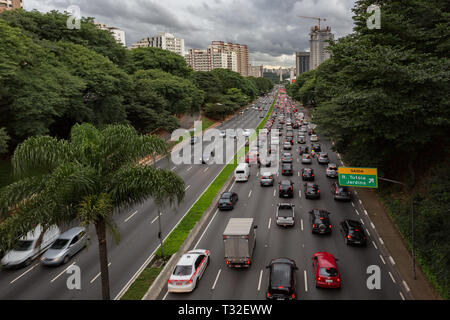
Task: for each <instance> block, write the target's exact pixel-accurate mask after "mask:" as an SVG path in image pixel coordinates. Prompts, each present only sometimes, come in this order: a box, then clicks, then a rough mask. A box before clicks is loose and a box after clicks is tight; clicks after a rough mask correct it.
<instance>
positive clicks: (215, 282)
mask: <svg viewBox="0 0 450 320" xmlns="http://www.w3.org/2000/svg"><path fill="white" fill-rule="evenodd" d="M220 272H222V269H219V272H218V273H217V276H216V280H215V281H214V284H213V286H212V288H211V290H214V288H215V287H216V284H217V280H219V276H220Z"/></svg>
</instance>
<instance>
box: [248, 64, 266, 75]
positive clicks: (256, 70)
mask: <svg viewBox="0 0 450 320" xmlns="http://www.w3.org/2000/svg"><path fill="white" fill-rule="evenodd" d="M263 75H264V68H263V66H252V65H251V64H249V65H248V76H249V77H255V78H262V77H263Z"/></svg>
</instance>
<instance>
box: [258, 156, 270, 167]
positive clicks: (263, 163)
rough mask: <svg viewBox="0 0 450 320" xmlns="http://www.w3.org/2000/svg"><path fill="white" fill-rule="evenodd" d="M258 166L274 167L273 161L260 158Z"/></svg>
mask: <svg viewBox="0 0 450 320" xmlns="http://www.w3.org/2000/svg"><path fill="white" fill-rule="evenodd" d="M258 166H259V167H261V166H263V167H270V166H272V160H271V159H270V158H268V157H264V156H263V157H260V158H258Z"/></svg>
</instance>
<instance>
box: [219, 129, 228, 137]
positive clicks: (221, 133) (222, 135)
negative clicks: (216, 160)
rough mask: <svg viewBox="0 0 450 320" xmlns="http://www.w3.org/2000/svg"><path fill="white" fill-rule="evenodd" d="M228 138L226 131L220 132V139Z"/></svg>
mask: <svg viewBox="0 0 450 320" xmlns="http://www.w3.org/2000/svg"><path fill="white" fill-rule="evenodd" d="M226 136H227V132H226V131H225V130H220V132H219V137H221V138H225V137H226Z"/></svg>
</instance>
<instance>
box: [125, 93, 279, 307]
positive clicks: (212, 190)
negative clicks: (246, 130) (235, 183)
mask: <svg viewBox="0 0 450 320" xmlns="http://www.w3.org/2000/svg"><path fill="white" fill-rule="evenodd" d="M277 96H278V95H276V96H275V98H274V100H273V103H272V106H271V107H270V109H269V112H268V113H267V115H266V117H265V118H264V119H263V121H261V123H260V124H259V125H258V127H257V128H256V131H257V132H258V130H259V129H261V128H263V127H264V125H265V123H266V122H267V120H268V119H269V116H270V114H271V113H272V111H273V106H274V104H275V101H276V99H277ZM244 148H245V151H247V147H244ZM241 150H242V149H241ZM240 153H241V152H237V153H236V155H235V156H234V158H233V160H231V161H230V162H229V163H228V164H227V165H226V166H225V167H224V168H223V169H222V171H221V172H220V173H219V175H218V176H217V177H216V179H214V181H213V182H212V183H211V185H210V186H209V187H208V189H207V190H206V191H205V192H204V193H203V194H202V195H201V196H200V198H199V199H198V200H197V201H196V202H195V203H194V205H193V206H192V208H191V209H190V210H189V211H188V213H187V214H186V215H185V217H184V218H183V219H182V220H181V221H180V223H179V224H178V226H177V227H176V228H175V229H174V230H173V231H172V233H171V234H170V235H169V236H168V237H167V239H166V241H164V257H165V260H166V261H168V259H169V258H170V256H172V255H173V254H174V253H176V252H177V251H178V250H179V249H180V247H181V245H182V244H183V242H184V241H185V240H186V238H187V237H188V235H189V233H190V232H191V230H192V229H193V228H194V226H195V224H196V223H197V222H198V221H199V220H200V218H201V217H202V216H203V214H204V213H205V211H206V210H207V209H208V208H209V207H210V205H211V204H212V201H213V200H214V198H215V197H216V195H217V194H218V193H219V191H220V189H222V187H223V185H224V184H225V182H226V181H227V180H228V178H229V177H230V175H231V174H232V173H233V172H234V170H235V169H236V167H237V165H238V161H237V159H238V155H239V154H240ZM156 256H157V257H161V248H159V249H158V250H157V252H156ZM162 269H163V268H146V269H144V271H143V272H142V273H141V274H140V275H139V277H138V278H137V279H136V281H135V282H134V283H133V284H132V285H131V286H130V288H129V289H128V291H127V292H126V293H125V294H124V295H123V297H122V298H121V300H137V299H142V297H143V296H144V295H145V293H146V292H147V290H148V288H149V287H150V286H151V284H152V283H153V281H154V280H155V279H156V277H157V276H158V275H159V273H160V272H161V271H162Z"/></svg>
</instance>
